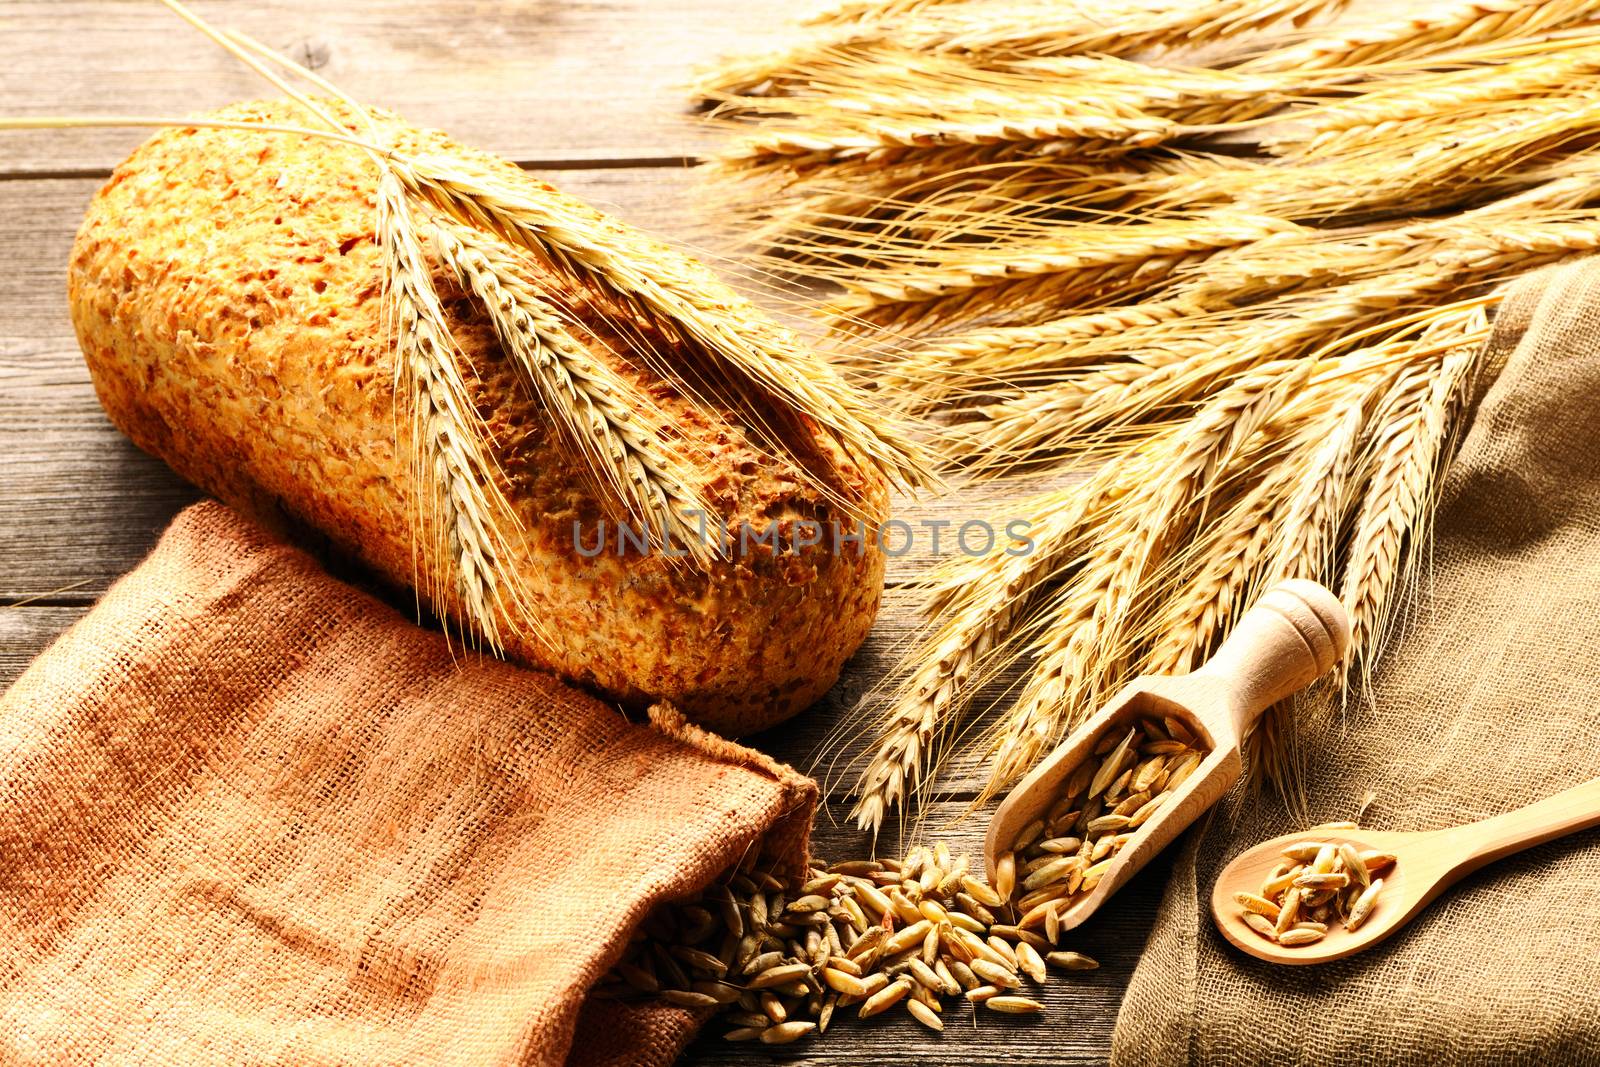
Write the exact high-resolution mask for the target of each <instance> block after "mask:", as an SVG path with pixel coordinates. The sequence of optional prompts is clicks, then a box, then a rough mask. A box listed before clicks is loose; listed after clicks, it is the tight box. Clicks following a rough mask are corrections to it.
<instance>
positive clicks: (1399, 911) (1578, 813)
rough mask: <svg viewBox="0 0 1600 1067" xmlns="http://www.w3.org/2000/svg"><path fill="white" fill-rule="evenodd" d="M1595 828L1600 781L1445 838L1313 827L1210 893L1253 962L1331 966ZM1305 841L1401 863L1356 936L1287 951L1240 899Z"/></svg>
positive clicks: (1441, 833) (1237, 866)
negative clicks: (1503, 863)
mask: <svg viewBox="0 0 1600 1067" xmlns="http://www.w3.org/2000/svg"><path fill="white" fill-rule="evenodd" d="M1591 826H1600V778H1594V779H1591V780H1590V781H1587V782H1585V783H1583V784H1582V785H1576V786H1573V787H1572V788H1571V789H1568V790H1565V791H1564V792H1560V793H1557V794H1556V795H1555V796H1552V797H1546V798H1545V799H1544V800H1541V801H1538V802H1537V803H1534V804H1529V805H1528V806H1527V807H1525V808H1518V809H1517V810H1515V811H1508V812H1506V813H1505V814H1504V815H1496V816H1494V817H1493V818H1489V819H1484V820H1482V821H1480V822H1473V823H1467V824H1466V825H1465V826H1454V827H1451V828H1449V829H1446V830H1431V831H1421V832H1409V833H1402V832H1395V831H1387V832H1385V831H1377V830H1352V829H1350V828H1349V827H1348V826H1344V827H1337V826H1336V827H1333V828H1330V827H1314V828H1312V829H1310V830H1306V831H1304V832H1303V833H1295V834H1285V835H1284V836H1282V837H1275V838H1273V839H1272V840H1270V841H1263V842H1262V843H1261V844H1259V845H1256V846H1255V847H1254V848H1252V849H1250V850H1249V851H1248V852H1245V853H1243V854H1241V855H1240V856H1239V857H1238V858H1236V859H1235V860H1234V861H1233V862H1232V863H1230V864H1228V866H1227V867H1225V868H1223V871H1222V873H1221V874H1220V875H1218V876H1217V884H1216V886H1215V887H1214V888H1213V889H1212V891H1211V914H1212V915H1213V916H1214V917H1215V918H1216V920H1217V929H1219V930H1221V931H1222V936H1223V937H1226V938H1227V939H1228V940H1229V941H1232V942H1233V943H1234V944H1235V945H1237V946H1239V947H1240V948H1241V949H1243V950H1244V951H1246V952H1248V953H1250V955H1252V956H1257V957H1260V958H1261V959H1264V960H1269V961H1271V962H1273V963H1289V964H1306V963H1327V962H1328V961H1329V960H1339V959H1343V958H1344V957H1346V956H1349V955H1353V954H1354V953H1357V952H1360V951H1361V950H1362V949H1366V948H1370V947H1371V946H1373V945H1376V944H1377V943H1378V942H1379V941H1382V940H1383V939H1384V938H1386V937H1388V936H1389V935H1390V934H1392V933H1394V932H1395V931H1396V930H1398V929H1400V927H1402V926H1404V925H1405V924H1406V923H1408V922H1410V921H1411V919H1412V917H1413V916H1415V915H1416V914H1417V913H1418V912H1420V911H1421V910H1422V909H1423V908H1425V907H1426V906H1427V905H1428V904H1429V903H1430V902H1432V901H1433V899H1434V898H1435V897H1437V896H1438V895H1439V894H1440V893H1443V892H1444V891H1445V890H1446V889H1448V888H1450V886H1452V885H1454V884H1455V883H1456V882H1457V881H1459V880H1460V879H1461V878H1463V877H1465V876H1466V875H1468V874H1471V873H1472V872H1473V871H1475V870H1477V869H1478V868H1479V867H1482V866H1483V865H1484V864H1486V863H1493V862H1494V861H1495V860H1497V859H1501V858H1502V857H1505V856H1509V855H1511V854H1512V853H1513V852H1520V851H1522V850H1523V849H1525V848H1531V847H1532V846H1534V845H1539V844H1543V843H1544V842H1546V841H1550V840H1552V839H1554V838H1557V837H1561V836H1563V835H1565V834H1571V833H1576V832H1577V831H1579V830H1587V829H1589V828H1590V827H1591ZM1305 841H1324V842H1333V843H1334V844H1338V843H1340V842H1345V841H1348V842H1349V843H1350V844H1352V845H1354V846H1355V848H1356V850H1357V851H1364V850H1367V849H1375V850H1377V851H1379V852H1390V853H1393V854H1394V856H1395V857H1396V858H1395V862H1394V865H1393V866H1391V867H1389V868H1388V869H1387V870H1383V871H1380V872H1379V876H1381V877H1382V878H1383V890H1382V892H1380V893H1379V895H1378V898H1377V902H1376V903H1375V904H1374V905H1373V910H1372V913H1371V915H1370V916H1369V917H1368V918H1367V920H1366V922H1364V923H1362V924H1361V925H1360V926H1359V927H1357V928H1356V930H1355V932H1353V933H1352V932H1351V931H1349V930H1346V929H1345V928H1344V926H1343V925H1342V924H1340V923H1337V922H1331V923H1329V930H1328V935H1327V936H1326V937H1324V938H1323V939H1322V940H1321V941H1316V942H1313V943H1312V944H1309V945H1298V946H1295V947H1289V948H1286V947H1285V946H1283V945H1279V944H1276V943H1275V942H1272V941H1268V940H1267V939H1266V938H1264V937H1262V936H1261V935H1260V934H1258V933H1256V932H1255V931H1254V930H1251V929H1250V928H1249V927H1248V926H1246V925H1245V923H1244V920H1243V919H1242V918H1240V915H1239V905H1238V904H1237V903H1235V901H1234V894H1235V893H1239V892H1245V893H1259V892H1260V891H1261V883H1262V882H1263V881H1265V880H1266V877H1267V875H1268V873H1269V872H1270V871H1271V870H1272V868H1273V867H1274V866H1276V865H1277V863H1278V862H1279V861H1280V860H1282V859H1283V855H1282V850H1283V849H1285V848H1287V847H1288V846H1290V845H1293V844H1298V843H1301V842H1305Z"/></svg>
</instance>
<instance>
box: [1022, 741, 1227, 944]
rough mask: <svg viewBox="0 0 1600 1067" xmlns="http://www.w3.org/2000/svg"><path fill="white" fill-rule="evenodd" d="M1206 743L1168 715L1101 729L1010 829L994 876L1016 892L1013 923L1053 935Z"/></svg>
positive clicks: (1196, 763)
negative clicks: (1089, 753)
mask: <svg viewBox="0 0 1600 1067" xmlns="http://www.w3.org/2000/svg"><path fill="white" fill-rule="evenodd" d="M1206 751H1207V750H1206V748H1205V747H1204V746H1203V744H1202V743H1201V742H1200V741H1199V739H1197V738H1196V737H1195V736H1194V734H1193V733H1192V732H1191V731H1190V730H1189V729H1188V728H1187V727H1186V726H1184V724H1183V723H1182V722H1180V721H1178V720H1177V719H1173V718H1155V717H1147V718H1143V719H1140V720H1139V721H1138V722H1136V723H1134V724H1133V725H1132V726H1129V727H1127V728H1126V729H1124V728H1122V727H1116V728H1113V729H1111V730H1108V731H1106V733H1105V734H1104V736H1102V737H1101V738H1100V741H1099V743H1098V744H1096V745H1095V748H1094V756H1093V757H1092V758H1090V759H1088V760H1085V761H1084V762H1083V763H1082V764H1080V765H1079V766H1078V768H1077V769H1076V770H1074V771H1073V772H1072V773H1071V774H1070V775H1068V776H1067V779H1066V782H1065V784H1064V785H1063V787H1062V793H1061V797H1060V798H1059V799H1058V800H1057V801H1056V802H1055V803H1054V804H1053V805H1052V806H1051V807H1050V810H1049V811H1047V812H1046V813H1045V815H1044V816H1043V817H1042V818H1039V819H1035V820H1034V821H1033V822H1031V823H1029V824H1028V825H1027V826H1025V827H1023V828H1022V831H1021V832H1020V833H1018V834H1017V837H1016V840H1015V842H1014V843H1013V845H1012V849H1011V851H1010V852H1008V853H1004V854H1002V855H1001V856H1000V857H999V859H998V861H997V862H996V864H995V882H996V889H998V890H999V891H1000V893H1001V895H1002V896H1004V897H1006V898H1007V899H1008V900H1009V899H1010V898H1011V897H1012V896H1013V895H1016V896H1017V903H1016V906H1017V910H1018V912H1019V913H1020V915H1021V918H1020V919H1019V920H1018V925H1019V926H1021V927H1024V928H1028V929H1032V928H1036V927H1037V928H1042V929H1043V930H1044V931H1045V936H1046V938H1047V939H1049V940H1051V941H1054V940H1055V937H1056V936H1057V934H1058V932H1059V922H1060V913H1061V911H1062V910H1063V909H1065V908H1066V907H1067V906H1069V905H1070V904H1071V903H1072V901H1073V899H1074V898H1076V897H1078V896H1081V895H1084V894H1087V893H1089V892H1091V891H1092V890H1093V889H1094V887H1095V886H1096V885H1098V884H1099V883H1100V879H1101V877H1102V876H1103V875H1104V874H1105V872H1106V871H1107V870H1108V869H1109V868H1110V866H1111V862H1112V860H1113V859H1115V858H1116V855H1117V853H1119V852H1121V851H1122V850H1123V849H1124V848H1125V847H1126V846H1127V845H1128V843H1129V842H1130V841H1132V840H1134V839H1135V838H1136V837H1137V836H1138V833H1139V830H1140V828H1141V827H1143V826H1144V824H1145V823H1146V822H1147V821H1148V820H1149V819H1150V817H1151V816H1152V815H1154V814H1155V813H1156V812H1157V811H1158V810H1159V809H1160V808H1161V806H1162V805H1163V804H1165V803H1166V802H1167V800H1168V799H1169V798H1170V797H1171V796H1172V794H1173V793H1174V792H1175V791H1176V790H1177V788H1178V787H1179V786H1180V785H1182V784H1183V783H1184V781H1185V780H1186V779H1187V778H1188V777H1189V775H1191V774H1192V773H1194V769H1195V768H1196V767H1198V766H1200V762H1201V761H1202V760H1203V759H1205V756H1206Z"/></svg>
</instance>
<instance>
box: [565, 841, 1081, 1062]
mask: <svg viewBox="0 0 1600 1067" xmlns="http://www.w3.org/2000/svg"><path fill="white" fill-rule="evenodd" d="M1013 915H1014V912H1013V911H1012V909H1011V908H1010V906H1009V905H1008V904H1007V903H1006V901H1005V898H1004V897H1003V896H1002V894H1000V893H998V892H996V891H995V889H993V888H991V887H990V885H989V884H988V883H987V882H986V881H984V880H983V879H982V878H981V877H979V876H977V875H975V874H972V873H970V872H969V871H968V863H967V859H966V857H961V858H960V859H954V860H952V858H951V856H950V853H949V850H948V849H947V848H945V847H944V846H943V845H937V846H934V847H933V848H931V849H930V848H914V849H912V850H911V852H910V853H908V854H907V855H906V858H905V859H904V860H902V861H899V862H895V861H893V860H882V861H879V860H860V861H853V862H849V863H837V864H834V865H832V866H827V865H825V864H823V863H822V862H821V861H813V862H812V864H811V865H810V867H809V870H808V878H807V880H806V881H805V883H804V884H802V885H798V886H794V885H791V884H790V883H787V882H785V881H784V880H783V879H782V878H780V877H778V876H777V875H776V874H774V873H773V872H772V871H771V870H770V869H768V868H767V867H766V866H764V864H763V863H762V861H761V860H759V859H757V858H756V857H754V856H752V857H751V859H750V860H749V861H747V862H746V863H744V864H742V865H741V866H740V867H739V868H738V869H737V870H735V871H733V872H731V873H730V874H729V875H728V876H726V877H725V878H724V879H722V880H721V881H720V882H718V883H717V884H716V885H714V886H712V887H711V888H709V889H707V890H706V891H705V892H704V893H702V894H701V895H700V896H699V897H698V898H696V899H694V900H690V901H683V902H678V903H674V904H672V905H669V906H667V907H664V908H661V909H658V910H657V911H656V912H655V913H654V914H652V915H651V916H650V917H649V919H647V920H646V921H645V922H644V924H643V925H642V926H641V928H640V930H639V931H638V933H637V934H636V935H635V937H634V940H633V941H632V942H631V943H630V944H629V946H628V949H627V952H626V954H625V956H624V957H623V959H622V960H621V962H619V963H618V964H617V965H616V967H615V968H613V970H612V972H611V974H610V975H608V976H607V977H606V979H605V980H604V981H602V983H601V984H600V986H599V987H597V989H596V993H597V994H598V995H602V996H613V997H621V996H659V997H661V998H662V999H664V1000H666V1001H668V1002H670V1003H673V1004H678V1005H681V1006H684V1007H689V1008H715V1009H718V1011H719V1014H720V1015H721V1017H722V1018H723V1020H724V1021H725V1022H727V1023H730V1024H732V1029H731V1030H729V1031H728V1033H727V1035H726V1036H727V1038H728V1039H729V1040H731V1041H754V1040H759V1041H763V1042H765V1043H767V1044H769V1045H780V1044H787V1043H789V1042H791V1041H795V1040H797V1039H799V1038H801V1037H804V1036H806V1035H807V1034H810V1033H813V1032H816V1033H823V1032H826V1030H827V1029H828V1025H829V1023H830V1022H831V1021H832V1019H833V1016H834V1013H835V1012H836V1011H839V1010H840V1009H846V1008H851V1007H854V1008H856V1010H857V1014H858V1015H859V1016H860V1017H862V1018H867V1017H870V1016H874V1015H877V1014H879V1013H881V1012H885V1011H888V1010H890V1009H891V1008H894V1007H896V1006H897V1005H899V1006H901V1007H903V1008H904V1010H905V1011H907V1012H909V1013H910V1014H911V1015H912V1016H913V1017H914V1018H916V1019H917V1021H918V1022H920V1023H922V1024H923V1025H924V1026H927V1027H929V1028H930V1029H933V1030H943V1029H944V1022H943V1020H942V1015H943V1012H944V1010H945V1006H944V1003H943V999H944V998H945V997H953V996H963V995H964V996H965V997H966V999H967V1000H968V1001H969V1002H971V1003H972V1004H973V1005H974V1006H977V1005H982V1006H984V1008H985V1009H986V1010H989V1011H997V1012H1003V1013H1007V1014H1014V1015H1021V1014H1032V1013H1037V1012H1040V1011H1043V1010H1044V1005H1043V1004H1042V1003H1041V1002H1040V1001H1038V1000H1036V999H1034V998H1033V997H1030V996H1027V995H1025V993H1024V992H1023V990H1024V988H1025V987H1024V985H1023V980H1024V978H1026V979H1027V981H1028V982H1030V983H1032V984H1033V985H1034V986H1038V985H1040V984H1042V983H1043V982H1044V980H1045V973H1046V971H1045V967H1046V964H1047V963H1048V964H1051V965H1053V966H1056V967H1059V968H1061V969H1062V970H1068V971H1081V970H1090V969H1093V968H1095V967H1097V966H1099V964H1097V963H1096V962H1095V961H1094V960H1092V959H1090V958H1089V957H1087V956H1084V955H1081V954H1079V953H1076V952H1057V951H1054V950H1053V949H1054V945H1053V942H1052V940H1051V939H1048V938H1046V937H1045V936H1043V935H1041V934H1039V933H1036V932H1034V931H1031V930H1024V929H1021V928H1020V927H1018V926H1016V925H1014V924H1013V923H1012V922H1010V920H1011V919H1012V917H1013Z"/></svg>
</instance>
